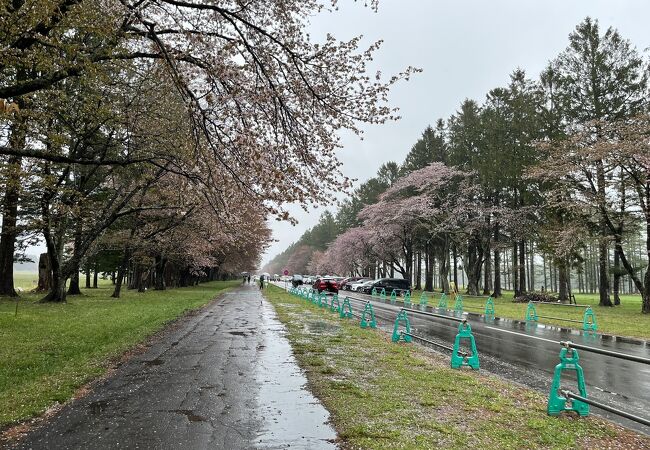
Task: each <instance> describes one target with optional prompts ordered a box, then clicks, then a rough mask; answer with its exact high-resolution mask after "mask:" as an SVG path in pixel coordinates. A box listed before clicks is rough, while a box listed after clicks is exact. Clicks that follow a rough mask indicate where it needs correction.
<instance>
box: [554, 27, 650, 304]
mask: <svg viewBox="0 0 650 450" xmlns="http://www.w3.org/2000/svg"><path fill="white" fill-rule="evenodd" d="M552 68H553V70H554V71H555V72H556V73H557V75H558V85H557V86H558V95H559V98H560V104H561V108H562V111H563V116H564V119H565V121H566V122H567V123H568V124H569V127H584V126H589V124H590V123H592V122H593V121H598V120H605V121H616V120H620V119H623V118H626V117H630V116H633V115H635V114H637V113H639V112H641V111H643V110H644V109H645V108H646V106H647V102H648V100H647V87H648V71H647V68H646V67H645V66H644V62H643V59H642V58H641V57H640V56H639V54H638V53H637V51H636V48H635V47H634V46H633V45H632V44H631V43H630V42H629V41H627V40H625V39H623V38H622V37H621V35H620V34H619V33H618V31H617V30H615V29H613V28H611V27H610V28H608V29H607V30H606V31H605V33H604V34H602V35H601V34H600V29H599V26H598V21H597V20H592V19H591V18H589V17H587V18H586V19H585V20H584V21H583V22H581V23H580V24H578V26H577V27H576V29H575V31H574V32H573V33H571V34H570V35H569V46H568V47H567V49H566V50H565V51H564V52H562V53H561V54H560V55H559V56H558V57H557V58H556V59H555V60H554V61H553V62H552ZM593 131H594V133H595V135H596V136H597V137H600V131H599V129H598V128H597V127H596V129H594V130H593ZM606 177H607V173H606V168H605V167H604V166H603V164H602V163H598V164H596V167H595V173H594V174H593V178H594V181H595V184H596V186H597V191H598V197H599V202H600V207H601V208H603V209H604V208H605V206H606V201H607V200H606V191H605V186H606ZM597 226H598V237H599V244H598V267H599V294H600V305H601V306H613V304H612V301H611V299H610V295H609V289H610V286H609V261H608V251H609V244H608V241H609V238H610V232H609V230H608V227H607V225H606V223H605V219H604V218H601V220H600V222H599V223H598V224H597Z"/></svg>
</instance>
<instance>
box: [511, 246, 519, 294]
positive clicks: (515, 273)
mask: <svg viewBox="0 0 650 450" xmlns="http://www.w3.org/2000/svg"><path fill="white" fill-rule="evenodd" d="M517 261H519V247H518V246H517V243H515V244H514V245H513V246H512V287H513V290H514V291H515V298H516V297H519V296H520V295H521V292H520V291H519V268H518V267H517Z"/></svg>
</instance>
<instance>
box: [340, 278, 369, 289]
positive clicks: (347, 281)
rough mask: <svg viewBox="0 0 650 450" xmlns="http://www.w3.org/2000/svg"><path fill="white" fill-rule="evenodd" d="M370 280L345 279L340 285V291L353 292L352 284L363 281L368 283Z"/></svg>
mask: <svg viewBox="0 0 650 450" xmlns="http://www.w3.org/2000/svg"><path fill="white" fill-rule="evenodd" d="M369 279H370V278H368V277H347V278H343V279H342V280H341V282H340V283H339V290H344V291H351V290H352V289H350V285H351V284H352V283H356V282H358V281H362V280H363V281H367V280H369Z"/></svg>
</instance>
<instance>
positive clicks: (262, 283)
mask: <svg viewBox="0 0 650 450" xmlns="http://www.w3.org/2000/svg"><path fill="white" fill-rule="evenodd" d="M246 283H248V284H251V276H250V275H244V278H243V279H242V282H241V284H246ZM260 289H264V275H260Z"/></svg>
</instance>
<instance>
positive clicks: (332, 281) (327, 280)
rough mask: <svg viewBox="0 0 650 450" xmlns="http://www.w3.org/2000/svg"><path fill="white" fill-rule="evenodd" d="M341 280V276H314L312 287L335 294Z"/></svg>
mask: <svg viewBox="0 0 650 450" xmlns="http://www.w3.org/2000/svg"><path fill="white" fill-rule="evenodd" d="M341 280H343V277H321V278H316V281H315V282H314V284H313V286H312V287H313V288H314V289H316V290H317V291H318V292H323V291H326V292H332V293H334V294H337V293H338V292H339V282H341Z"/></svg>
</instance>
